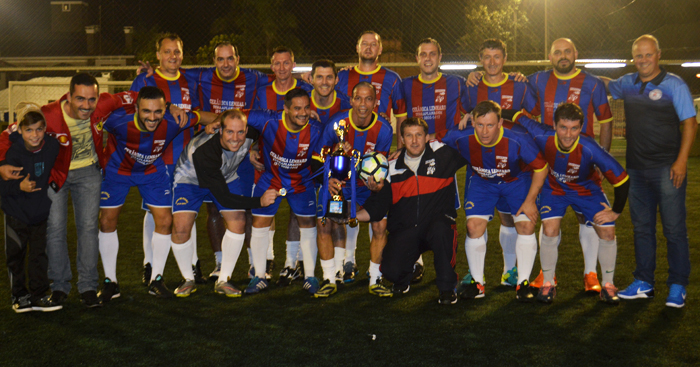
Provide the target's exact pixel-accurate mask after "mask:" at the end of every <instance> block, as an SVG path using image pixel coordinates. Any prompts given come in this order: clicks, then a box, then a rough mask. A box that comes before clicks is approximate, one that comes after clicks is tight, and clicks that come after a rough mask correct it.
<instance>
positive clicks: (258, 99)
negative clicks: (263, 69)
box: [253, 78, 314, 111]
mask: <svg viewBox="0 0 700 367" xmlns="http://www.w3.org/2000/svg"><path fill="white" fill-rule="evenodd" d="M297 87H299V88H301V89H303V90H305V91H307V92H309V93H311V90H313V89H314V87H313V86H311V84H309V83H307V82H305V81H303V80H299V79H294V84H293V85H292V87H291V88H289V90H285V91H281V90H277V88H276V87H275V83H274V79H272V78H270V82H269V83H266V84H265V85H264V86H261V87H259V88H258V93H257V94H256V96H255V102H254V103H253V109H256V110H271V111H282V110H284V95H285V94H287V92H289V91H290V90H292V89H294V88H297Z"/></svg>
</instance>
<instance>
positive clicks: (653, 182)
mask: <svg viewBox="0 0 700 367" xmlns="http://www.w3.org/2000/svg"><path fill="white" fill-rule="evenodd" d="M632 57H633V59H634V64H635V66H636V67H637V72H636V73H631V74H627V75H625V76H623V77H621V78H619V79H617V80H613V81H610V83H609V84H608V88H609V89H610V93H611V94H612V96H613V98H615V99H623V100H624V101H625V118H626V121H627V172H628V173H629V176H630V179H631V184H630V193H629V201H630V216H631V217H632V225H633V226H634V250H635V257H636V262H637V268H636V269H635V271H634V273H633V274H634V282H633V283H632V284H631V285H630V286H629V287H627V289H625V290H623V291H621V292H620V298H622V299H633V298H653V297H654V270H655V269H656V211H657V208H658V209H659V210H660V212H661V224H662V226H663V230H664V236H665V237H666V241H667V247H668V255H667V256H668V273H669V276H668V280H667V281H666V284H667V285H668V286H669V288H670V290H669V295H668V298H666V306H669V307H678V308H680V307H683V306H684V305H685V297H686V291H685V287H686V286H687V285H688V277H689V276H690V254H689V248H688V247H689V245H688V234H687V229H686V223H685V221H686V211H685V189H686V184H687V179H686V174H687V162H688V154H689V153H690V148H691V147H692V145H693V141H694V140H695V133H696V131H697V126H698V123H697V121H696V119H695V115H696V113H695V109H694V107H693V99H692V97H691V95H690V91H689V90H688V86H687V85H686V84H685V82H683V80H682V79H681V78H679V77H678V76H677V75H674V74H671V73H669V72H667V71H666V70H665V69H663V68H661V67H660V66H659V59H660V58H661V50H660V49H659V42H658V41H657V39H656V38H655V37H654V36H651V35H648V34H647V35H643V36H641V37H639V38H637V39H636V40H635V41H634V43H633V44H632ZM679 127H682V128H683V129H682V131H681V130H680V129H679Z"/></svg>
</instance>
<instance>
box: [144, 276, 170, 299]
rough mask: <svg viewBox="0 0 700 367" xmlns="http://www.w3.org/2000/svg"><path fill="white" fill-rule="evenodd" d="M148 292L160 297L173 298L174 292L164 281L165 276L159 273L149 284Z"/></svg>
mask: <svg viewBox="0 0 700 367" xmlns="http://www.w3.org/2000/svg"><path fill="white" fill-rule="evenodd" d="M148 294H151V295H154V296H156V297H158V298H171V297H172V296H173V293H172V292H171V291H170V290H169V289H168V287H166V286H165V282H163V277H162V276H161V275H160V274H158V275H157V276H156V278H155V279H154V280H152V281H151V284H150V285H149V286H148Z"/></svg>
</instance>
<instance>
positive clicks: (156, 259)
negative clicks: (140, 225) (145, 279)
mask: <svg viewBox="0 0 700 367" xmlns="http://www.w3.org/2000/svg"><path fill="white" fill-rule="evenodd" d="M151 241H152V242H153V263H152V266H153V272H152V273H151V280H154V279H156V276H158V275H163V270H164V269H165V262H166V261H167V260H168V255H169V254H170V235H169V234H160V233H158V232H153V239H152V240H151ZM188 262H189V259H185V263H188ZM190 273H192V267H190Z"/></svg>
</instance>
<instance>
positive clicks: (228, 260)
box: [219, 229, 245, 281]
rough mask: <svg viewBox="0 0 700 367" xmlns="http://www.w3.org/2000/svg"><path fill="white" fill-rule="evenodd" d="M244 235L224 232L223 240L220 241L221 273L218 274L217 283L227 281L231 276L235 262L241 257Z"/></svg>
mask: <svg viewBox="0 0 700 367" xmlns="http://www.w3.org/2000/svg"><path fill="white" fill-rule="evenodd" d="M244 240H245V234H238V233H233V232H231V231H229V230H228V229H227V230H226V234H224V238H223V239H222V240H221V254H222V256H221V272H220V273H219V281H228V279H229V278H230V277H231V274H233V269H235V268H236V262H238V257H239V256H240V255H241V249H242V248H243V241H244Z"/></svg>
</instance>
